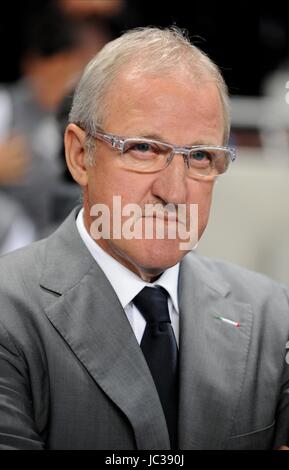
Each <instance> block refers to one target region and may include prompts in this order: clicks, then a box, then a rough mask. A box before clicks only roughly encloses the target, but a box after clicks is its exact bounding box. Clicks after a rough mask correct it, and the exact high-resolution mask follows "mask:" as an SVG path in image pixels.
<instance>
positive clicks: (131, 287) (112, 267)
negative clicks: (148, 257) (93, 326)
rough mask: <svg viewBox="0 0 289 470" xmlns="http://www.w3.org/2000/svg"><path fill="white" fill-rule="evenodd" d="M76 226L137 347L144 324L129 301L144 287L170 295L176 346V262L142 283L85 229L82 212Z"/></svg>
mask: <svg viewBox="0 0 289 470" xmlns="http://www.w3.org/2000/svg"><path fill="white" fill-rule="evenodd" d="M76 225H77V228H78V231H79V234H80V236H81V238H82V240H83V242H84V244H85V245H86V247H87V249H88V250H89V252H90V253H91V255H92V257H93V258H94V259H95V261H96V262H97V264H98V265H99V266H100V268H101V269H102V271H103V272H104V274H105V275H106V277H107V279H108V280H109V282H110V284H111V285H112V287H113V289H114V291H115V293H116V295H117V297H118V298H119V301H120V303H121V305H122V307H123V309H124V311H125V313H126V316H127V318H128V321H129V322H130V325H131V327H132V329H133V332H134V334H135V336H136V339H137V341H138V343H139V344H140V342H141V339H142V336H143V333H144V330H145V326H146V321H145V319H144V317H143V316H142V314H141V313H140V311H139V310H138V309H137V308H136V306H135V305H134V303H133V302H132V300H133V299H134V297H135V296H136V295H137V294H138V293H139V292H140V291H141V290H142V289H143V288H144V287H146V286H147V287H153V286H161V287H163V288H164V289H165V290H166V291H167V292H168V294H169V296H168V308H169V315H170V319H171V323H172V327H173V330H174V334H175V337H176V342H177V344H179V305H178V277H179V267H180V265H179V263H178V264H176V265H175V266H172V267H171V268H169V269H167V270H166V271H164V272H163V274H162V275H161V276H160V277H159V278H158V279H157V280H156V281H155V282H152V283H148V282H145V281H143V280H142V279H141V278H140V277H139V276H137V275H136V274H135V273H133V272H132V271H130V270H129V269H128V268H126V267H125V266H123V265H122V264H121V263H119V262H118V261H117V260H116V259H115V258H113V257H112V256H110V255H109V254H108V253H106V252H105V251H104V250H103V249H102V248H101V247H100V246H99V245H98V244H97V243H96V242H95V240H93V238H92V237H91V236H90V235H89V233H88V232H87V230H86V227H85V225H84V221H83V209H81V210H80V212H79V214H78V216H77V219H76Z"/></svg>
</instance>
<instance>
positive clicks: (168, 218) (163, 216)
mask: <svg viewBox="0 0 289 470" xmlns="http://www.w3.org/2000/svg"><path fill="white" fill-rule="evenodd" d="M143 218H145V219H147V218H153V219H159V220H162V221H164V222H174V223H177V224H179V223H181V224H183V225H185V222H184V221H183V220H181V219H180V218H179V217H178V216H177V215H176V214H173V213H168V212H154V213H153V214H145V215H143Z"/></svg>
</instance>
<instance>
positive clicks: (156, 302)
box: [133, 287, 171, 323]
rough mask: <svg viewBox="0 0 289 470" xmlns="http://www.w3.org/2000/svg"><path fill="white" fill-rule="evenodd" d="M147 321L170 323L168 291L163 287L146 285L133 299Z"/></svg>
mask: <svg viewBox="0 0 289 470" xmlns="http://www.w3.org/2000/svg"><path fill="white" fill-rule="evenodd" d="M133 303H134V304H135V306H136V307H137V308H138V309H139V311H140V312H141V314H142V315H143V317H144V319H145V320H146V322H147V323H159V322H168V323H170V322H171V320H170V315H169V309H168V293H167V291H166V290H165V289H163V288H162V287H144V288H143V289H142V290H141V291H140V292H139V294H138V295H136V296H135V298H134V299H133Z"/></svg>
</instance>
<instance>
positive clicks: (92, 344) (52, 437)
mask: <svg viewBox="0 0 289 470" xmlns="http://www.w3.org/2000/svg"><path fill="white" fill-rule="evenodd" d="M76 213H77V210H74V211H73V212H72V213H71V215H70V216H69V217H68V219H67V220H66V221H65V222H64V223H63V224H62V226H61V227H60V228H59V229H58V230H57V231H56V232H55V233H54V234H53V235H51V236H50V237H49V238H47V239H45V240H42V241H40V242H37V243H35V244H33V245H31V246H30V247H28V248H25V249H22V250H19V251H17V252H14V253H12V254H10V255H7V256H4V257H2V258H1V259H0V449H42V448H46V449H150V450H153V449H169V437H168V431H167V428H166V424H165V418H164V415H163V412H162V408H161V404H160V401H159V398H158V395H157V392H156V389H155V386H154V383H153V380H152V378H151V375H150V373H149V370H148V367H147V365H146V361H145V359H144V357H143V355H142V352H141V349H140V347H139V345H138V343H137V340H136V338H135V336H134V333H133V331H132V329H131V327H130V324H129V322H128V320H127V318H126V315H125V313H124V311H123V309H122V307H121V305H120V303H119V300H118V298H117V296H116V294H115V292H114V290H113V289H112V287H111V285H110V283H109V282H108V280H107V278H106V277H105V275H104V274H103V272H102V271H101V269H100V268H99V266H98V265H97V264H96V262H95V261H94V260H93V258H92V257H91V255H90V253H89V252H88V250H87V248H86V247H85V246H84V244H83V242H82V240H81V239H80V237H79V234H78V231H77V228H76V225H75V217H76ZM179 305H180V402H179V446H180V449H270V448H273V447H274V446H278V445H281V444H283V443H286V442H287V443H288V441H289V438H288V436H289V371H288V369H289V366H288V364H287V363H286V361H285V355H286V350H285V344H286V342H287V340H288V337H289V306H288V296H287V294H286V290H285V288H283V287H282V286H280V285H278V284H276V283H274V282H272V281H270V280H268V279H267V278H265V277H264V276H261V275H258V274H255V273H251V272H249V271H246V270H244V269H241V268H238V267H236V266H232V265H229V264H226V263H221V262H213V261H210V260H208V259H204V258H199V257H198V256H197V255H195V254H190V255H187V256H186V257H185V258H184V260H183V261H182V263H181V268H180V277H179ZM218 316H223V317H227V318H230V319H231V320H234V321H236V322H240V327H239V328H237V327H236V326H233V325H231V324H228V323H224V322H222V321H220V320H218V319H217V318H216V317H218Z"/></svg>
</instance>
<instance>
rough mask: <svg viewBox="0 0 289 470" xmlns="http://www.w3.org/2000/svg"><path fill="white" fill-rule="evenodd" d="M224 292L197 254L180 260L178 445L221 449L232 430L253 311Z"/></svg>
mask: <svg viewBox="0 0 289 470" xmlns="http://www.w3.org/2000/svg"><path fill="white" fill-rule="evenodd" d="M228 293H229V288H228V286H227V285H225V284H224V282H223V281H220V280H219V279H218V278H217V276H214V275H213V274H212V273H211V271H210V270H209V269H208V268H206V267H204V264H203V263H201V262H200V260H199V259H198V258H197V257H196V256H194V255H188V256H187V257H186V258H185V259H184V261H183V262H182V265H181V269H180V278H179V307H180V413H179V441H180V448H181V449H221V448H224V447H225V443H226V439H227V438H228V437H229V435H230V432H231V429H232V425H233V418H234V415H235V412H236V409H237V406H238V402H239V398H240V393H241V389H242V384H243V381H244V377H245V371H246V361H247V356H248V350H249V343H250V333H251V327H252V311H251V308H250V306H249V305H247V304H242V303H236V302H233V301H232V300H231V299H230V296H229V295H228ZM220 316H222V317H225V318H228V319H230V320H233V321H235V322H239V323H240V327H237V326H234V325H232V324H229V323H226V322H223V321H221V320H219V319H218V318H217V317H220Z"/></svg>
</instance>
